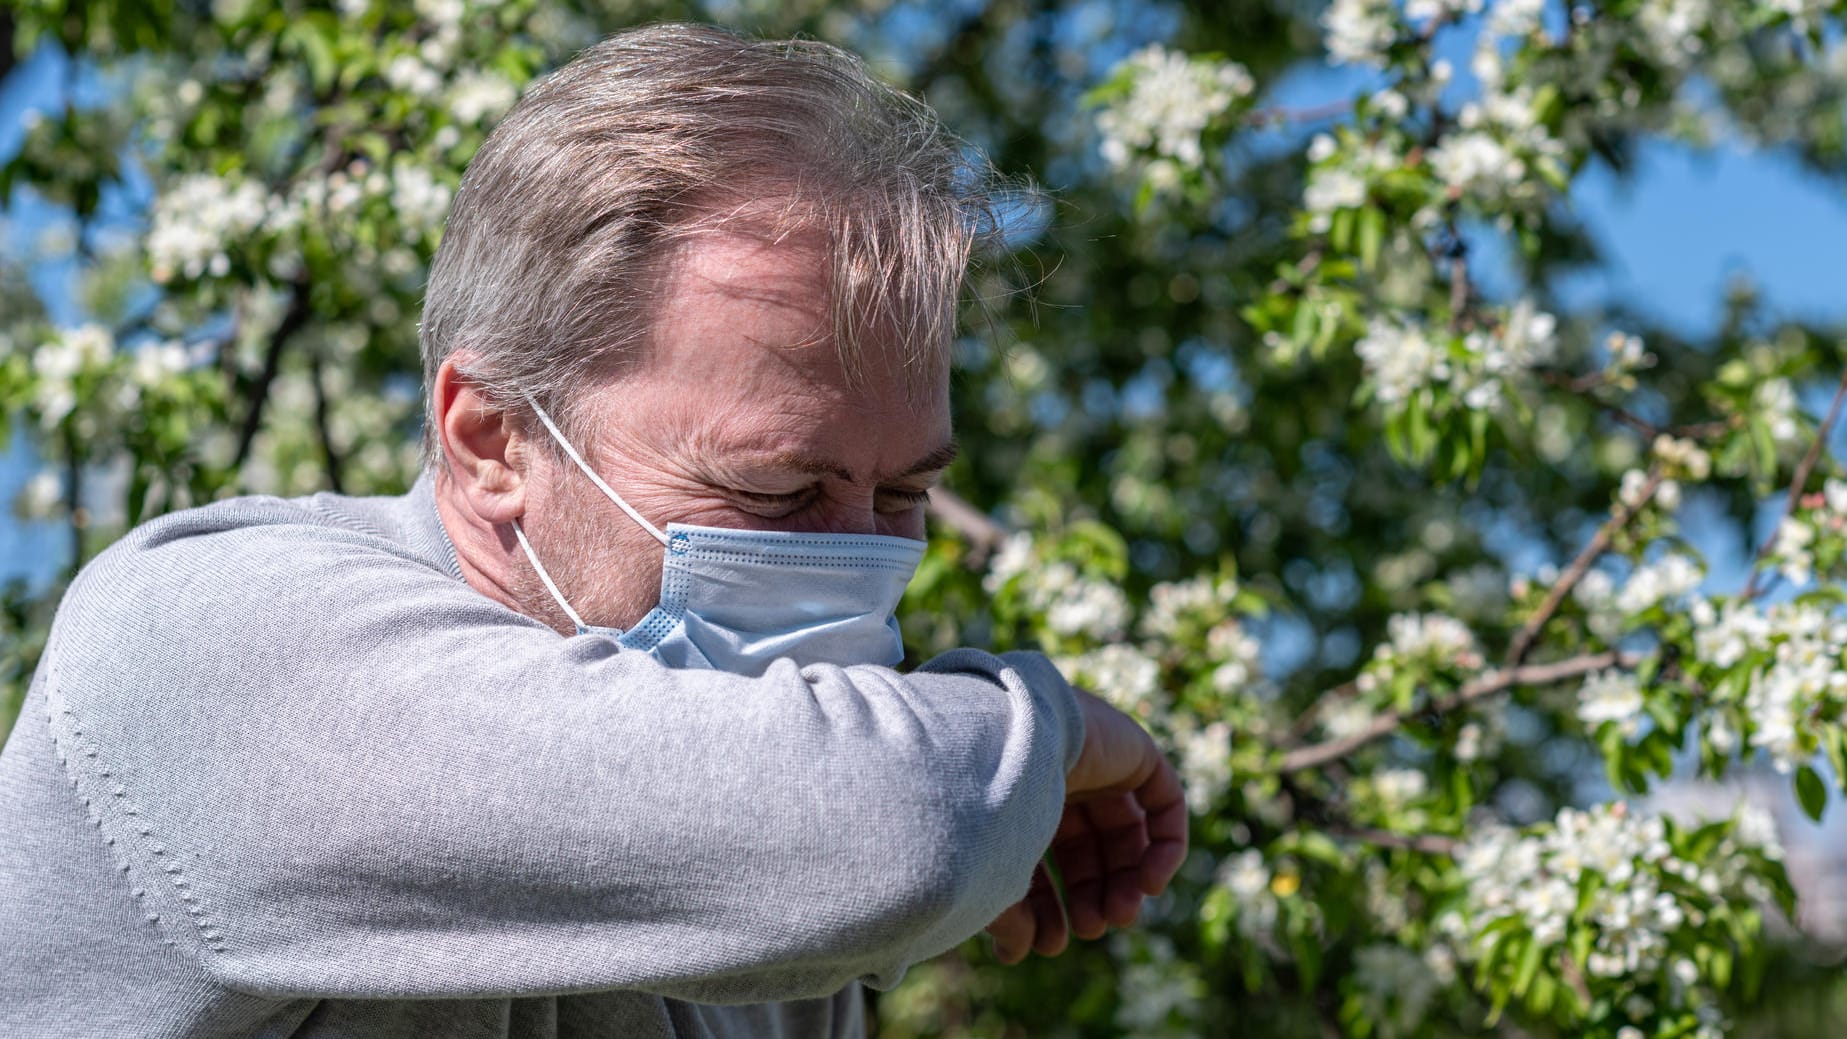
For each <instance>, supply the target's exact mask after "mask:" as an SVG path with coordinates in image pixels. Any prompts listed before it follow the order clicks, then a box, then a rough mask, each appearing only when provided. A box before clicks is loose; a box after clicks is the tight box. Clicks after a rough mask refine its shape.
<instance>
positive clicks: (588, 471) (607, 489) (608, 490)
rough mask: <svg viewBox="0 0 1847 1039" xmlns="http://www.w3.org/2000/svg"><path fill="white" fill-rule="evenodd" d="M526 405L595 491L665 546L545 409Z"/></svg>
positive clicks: (532, 403) (653, 528)
mask: <svg viewBox="0 0 1847 1039" xmlns="http://www.w3.org/2000/svg"><path fill="white" fill-rule="evenodd" d="M526 403H527V404H528V405H529V406H530V407H531V408H532V412H533V414H535V415H537V416H539V421H540V422H543V423H545V431H546V432H547V433H550V434H551V435H552V439H553V440H556V441H557V442H558V446H559V447H562V448H564V453H565V454H567V455H570V456H571V461H573V462H576V463H577V468H579V469H582V470H583V471H584V475H585V476H588V477H589V478H590V482H591V483H594V484H596V486H597V489H598V490H600V491H602V492H603V493H604V494H606V495H608V496H609V500H610V501H613V502H615V503H616V505H617V507H619V508H620V509H621V510H622V511H623V512H626V513H628V518H629V519H632V520H634V521H635V522H636V523H639V524H641V529H643V530H645V531H647V532H648V533H650V534H652V535H654V539H655V540H656V541H659V542H660V543H661V544H663V545H665V544H667V535H666V534H663V533H662V532H661V529H660V528H659V527H657V526H655V525H654V524H652V523H649V522H648V521H647V520H645V519H643V518H642V515H641V513H639V512H636V511H635V509H634V508H633V507H632V506H630V505H629V503H628V502H625V501H623V500H622V495H620V494H617V493H616V491H615V488H613V487H611V486H609V485H608V484H606V483H604V482H603V478H602V477H601V476H598V475H597V474H596V470H594V469H592V468H590V466H589V465H588V464H586V463H585V462H584V459H583V456H582V455H579V454H578V453H577V449H576V448H574V447H572V446H571V442H570V441H568V440H566V439H565V438H564V434H563V433H560V432H558V427H557V426H556V425H554V424H553V423H552V418H551V416H550V415H547V414H546V413H545V409H544V408H541V407H539V404H538V402H537V401H535V400H533V399H532V398H531V397H527V398H526ZM516 529H517V528H516ZM522 540H523V538H522ZM540 576H544V571H543V570H541V571H540ZM547 583H548V584H549V583H550V582H549V581H547Z"/></svg>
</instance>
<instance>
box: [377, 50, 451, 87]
mask: <svg viewBox="0 0 1847 1039" xmlns="http://www.w3.org/2000/svg"><path fill="white" fill-rule="evenodd" d="M385 82H386V83H389V84H390V85H391V88H392V89H393V90H401V91H403V92H404V93H406V94H410V95H412V96H415V97H421V98H433V97H435V96H436V95H437V94H438V93H440V92H441V91H442V87H443V77H442V73H440V72H438V71H436V70H435V69H433V68H431V67H430V66H429V65H427V64H425V63H424V62H423V60H422V59H421V58H419V57H417V56H416V55H414V54H400V55H398V56H397V57H395V58H392V59H391V62H390V63H389V64H387V65H386V66H385Z"/></svg>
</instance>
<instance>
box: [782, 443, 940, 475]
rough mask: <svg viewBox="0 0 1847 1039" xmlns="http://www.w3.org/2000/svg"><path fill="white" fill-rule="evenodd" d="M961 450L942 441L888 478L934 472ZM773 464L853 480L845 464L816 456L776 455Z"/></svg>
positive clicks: (798, 470) (808, 472)
mask: <svg viewBox="0 0 1847 1039" xmlns="http://www.w3.org/2000/svg"><path fill="white" fill-rule="evenodd" d="M961 451H962V446H961V445H960V444H958V443H956V441H954V440H953V439H952V440H947V441H944V442H943V443H942V444H940V445H938V446H937V447H935V448H934V449H932V450H931V451H930V453H929V454H926V455H924V456H923V457H922V458H919V459H918V460H917V461H915V462H913V463H912V464H910V465H909V466H906V467H905V468H904V470H903V471H902V472H897V473H893V474H892V475H891V476H890V477H888V479H893V480H903V479H906V478H907V477H912V476H920V475H922V474H924V473H933V472H936V471H937V470H939V469H947V468H948V467H949V463H951V462H953V461H955V460H956V456H957V455H958V454H960V453H961ZM775 464H777V465H778V466H781V467H783V468H785V469H792V470H794V471H795V472H798V473H807V474H809V475H810V476H834V477H839V478H840V479H842V480H846V481H847V482H849V483H851V482H853V473H852V472H851V471H850V470H848V469H847V468H846V467H845V466H839V465H835V464H834V463H832V462H825V461H822V460H820V459H817V458H809V457H807V456H805V455H797V454H781V455H777V456H776V462H775Z"/></svg>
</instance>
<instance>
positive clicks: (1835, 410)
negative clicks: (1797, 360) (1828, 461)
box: [1743, 369, 1847, 600]
mask: <svg viewBox="0 0 1847 1039" xmlns="http://www.w3.org/2000/svg"><path fill="white" fill-rule="evenodd" d="M1843 399H1847V369H1843V370H1842V371H1841V382H1840V385H1838V386H1836V387H1835V388H1834V400H1833V402H1832V403H1830V404H1829V405H1828V414H1827V417H1826V418H1823V419H1822V420H1821V428H1819V429H1817V430H1816V431H1815V442H1814V443H1812V444H1810V445H1809V449H1808V453H1807V454H1804V455H1803V456H1802V462H1801V464H1799V465H1797V466H1796V472H1795V475H1794V476H1793V477H1792V478H1791V479H1790V481H1789V493H1788V494H1787V495H1785V496H1784V498H1783V512H1782V514H1781V515H1779V516H1778V517H1777V521H1776V524H1775V525H1774V526H1772V527H1771V528H1770V533H1769V534H1768V535H1766V536H1765V538H1764V543H1763V544H1761V545H1759V546H1757V554H1756V555H1754V556H1752V557H1751V577H1750V580H1748V581H1746V582H1745V585H1744V594H1743V597H1744V598H1745V599H1746V600H1750V599H1755V598H1757V596H1758V594H1759V593H1761V592H1762V591H1763V588H1762V587H1760V586H1759V584H1758V579H1759V577H1760V576H1761V575H1762V574H1763V563H1764V557H1765V556H1766V555H1769V554H1770V549H1771V546H1773V545H1775V544H1776V532H1777V528H1778V527H1781V526H1782V525H1783V521H1784V520H1785V519H1787V518H1789V515H1790V514H1791V513H1793V512H1795V511H1796V505H1797V503H1798V502H1800V501H1801V500H1802V489H1803V488H1804V487H1806V486H1808V482H1809V474H1810V473H1813V472H1814V471H1815V463H1816V462H1818V461H1820V460H1821V453H1822V451H1824V450H1826V449H1827V446H1828V434H1829V433H1831V432H1832V431H1833V430H1834V423H1835V422H1836V421H1837V420H1839V419H1840V417H1841V401H1842V400H1843Z"/></svg>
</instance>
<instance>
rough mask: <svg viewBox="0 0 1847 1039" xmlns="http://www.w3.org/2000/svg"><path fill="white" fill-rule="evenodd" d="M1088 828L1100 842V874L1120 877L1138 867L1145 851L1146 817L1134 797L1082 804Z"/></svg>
mask: <svg viewBox="0 0 1847 1039" xmlns="http://www.w3.org/2000/svg"><path fill="white" fill-rule="evenodd" d="M1084 813H1085V814H1086V815H1087V816H1088V817H1089V819H1090V828H1091V829H1092V830H1094V831H1095V832H1096V834H1097V835H1098V836H1099V837H1100V838H1102V839H1101V841H1100V842H1099V846H1100V848H1101V851H1102V853H1103V869H1104V872H1106V873H1110V874H1116V873H1121V872H1123V871H1124V870H1136V869H1138V868H1139V867H1140V865H1141V861H1142V855H1143V853H1144V852H1146V851H1147V850H1148V813H1147V812H1146V810H1144V809H1143V808H1142V804H1141V802H1140V801H1139V800H1137V798H1136V796H1135V794H1134V793H1133V792H1131V793H1123V794H1116V795H1114V796H1112V797H1106V798H1099V799H1097V800H1094V801H1088V802H1085V804H1084Z"/></svg>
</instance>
